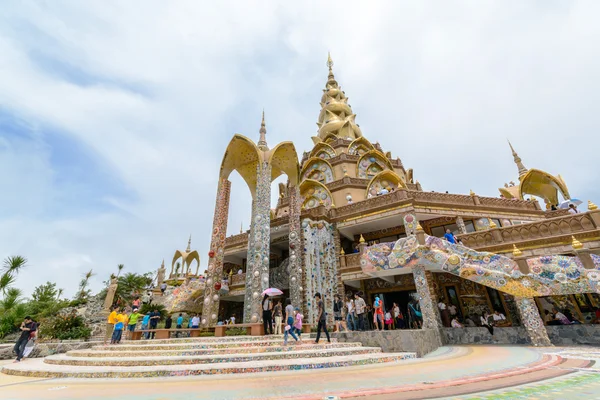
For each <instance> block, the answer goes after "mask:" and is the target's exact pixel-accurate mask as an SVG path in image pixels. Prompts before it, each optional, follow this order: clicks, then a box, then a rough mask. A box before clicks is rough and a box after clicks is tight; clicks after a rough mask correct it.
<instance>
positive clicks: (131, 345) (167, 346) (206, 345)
mask: <svg viewBox="0 0 600 400" xmlns="http://www.w3.org/2000/svg"><path fill="white" fill-rule="evenodd" d="M290 340H294V339H292V338H290ZM331 342H332V343H337V340H336V339H332V340H331ZM321 343H326V341H325V340H322V341H321ZM282 344H283V339H280V338H269V339H264V340H249V341H241V340H240V341H233V342H232V341H227V342H218V341H196V342H183V343H181V342H171V343H153V342H152V341H148V342H146V343H143V344H142V343H140V344H137V341H129V342H126V343H122V344H117V345H107V346H94V347H92V349H94V350H113V351H114V350H118V351H149V350H199V349H220V348H230V349H232V351H236V350H233V349H237V348H240V347H250V346H281V345H282Z"/></svg>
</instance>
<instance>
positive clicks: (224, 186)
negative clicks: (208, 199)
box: [202, 178, 231, 326]
mask: <svg viewBox="0 0 600 400" xmlns="http://www.w3.org/2000/svg"><path fill="white" fill-rule="evenodd" d="M230 193H231V182H229V181H228V180H227V179H226V178H219V186H218V188H217V200H216V203H215V215H214V217H213V229H212V236H211V239H210V249H209V252H208V256H209V259H208V269H207V274H206V283H205V287H204V305H203V307H202V326H213V325H216V324H217V322H218V318H219V301H220V297H219V291H218V290H217V289H216V288H215V283H217V282H218V283H219V284H220V283H221V277H222V276H223V257H224V249H225V234H226V233H227V217H228V214H229V194H230Z"/></svg>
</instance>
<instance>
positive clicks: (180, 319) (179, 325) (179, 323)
mask: <svg viewBox="0 0 600 400" xmlns="http://www.w3.org/2000/svg"><path fill="white" fill-rule="evenodd" d="M175 327H176V328H177V329H181V328H183V314H182V313H179V317H177V322H176V325H175Z"/></svg>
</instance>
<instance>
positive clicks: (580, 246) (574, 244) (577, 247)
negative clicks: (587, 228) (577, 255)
mask: <svg viewBox="0 0 600 400" xmlns="http://www.w3.org/2000/svg"><path fill="white" fill-rule="evenodd" d="M571 239H572V241H571V247H573V249H574V250H581V249H583V243H581V242H580V241H579V240H577V239H576V238H575V236H571Z"/></svg>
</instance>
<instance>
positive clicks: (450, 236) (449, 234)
mask: <svg viewBox="0 0 600 400" xmlns="http://www.w3.org/2000/svg"><path fill="white" fill-rule="evenodd" d="M444 239H446V240H447V241H448V242H449V243H452V244H456V240H455V239H454V235H453V234H452V231H451V230H450V229H446V234H445V235H444Z"/></svg>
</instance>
